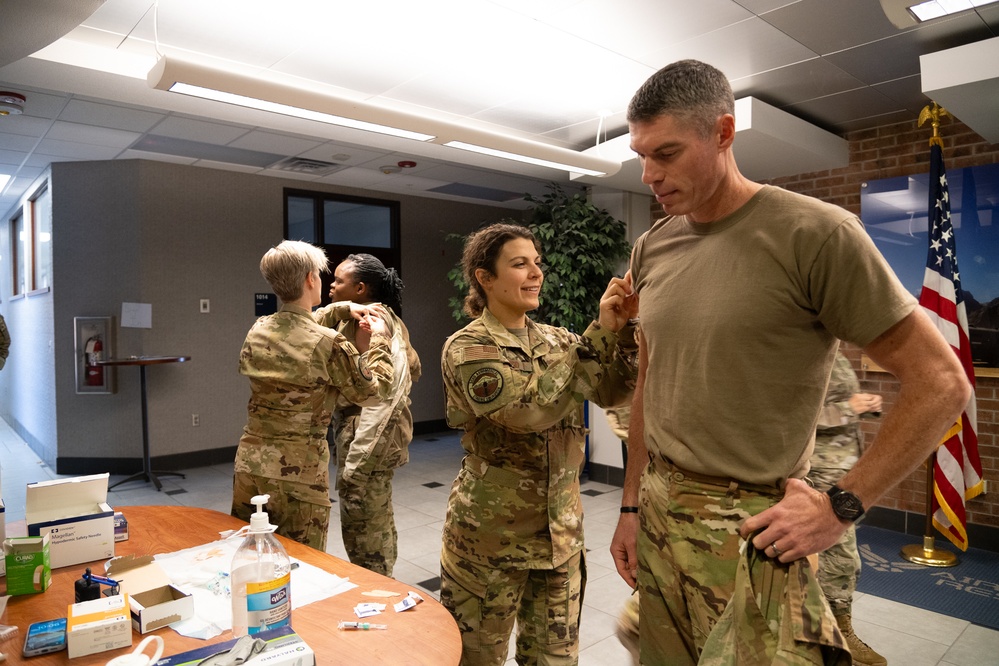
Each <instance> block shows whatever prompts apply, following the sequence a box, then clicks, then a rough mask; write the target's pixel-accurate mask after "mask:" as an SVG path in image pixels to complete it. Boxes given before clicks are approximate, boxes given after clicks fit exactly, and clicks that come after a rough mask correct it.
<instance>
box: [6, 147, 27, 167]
mask: <svg viewBox="0 0 999 666" xmlns="http://www.w3.org/2000/svg"><path fill="white" fill-rule="evenodd" d="M3 146H4V144H2V143H0V164H4V165H8V166H13V167H16V166H19V165H20V164H21V162H23V161H24V159H25V158H26V157H27V156H28V152H27V151H21V150H10V149H8V148H4V147H3Z"/></svg>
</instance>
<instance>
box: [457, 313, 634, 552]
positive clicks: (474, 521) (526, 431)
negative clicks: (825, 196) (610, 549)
mask: <svg viewBox="0 0 999 666" xmlns="http://www.w3.org/2000/svg"><path fill="white" fill-rule="evenodd" d="M527 328H528V333H529V339H530V341H531V344H530V347H528V346H525V343H524V341H523V340H522V339H521V338H520V337H519V336H517V335H516V334H515V333H513V332H511V331H509V330H507V329H506V328H505V327H504V326H503V325H502V324H500V323H499V321H498V320H497V319H496V318H495V317H494V316H493V315H492V313H490V312H489V311H488V310H486V311H485V312H483V314H482V316H481V317H479V318H478V319H476V320H475V321H473V322H472V323H470V324H469V325H468V326H466V327H465V328H463V329H462V330H460V331H458V332H457V333H455V334H454V335H452V336H451V337H450V338H448V340H447V342H445V343H444V350H443V353H442V357H441V369H442V372H443V375H444V392H445V396H446V399H447V421H448V425H450V426H451V427H453V428H463V429H464V430H465V435H464V436H463V437H462V440H461V442H462V446H463V447H464V448H465V450H466V451H467V452H468V453H467V455H466V456H465V459H464V461H463V468H462V470H461V471H460V472H459V474H458V478H457V479H455V482H454V485H453V486H452V488H451V496H450V499H449V501H448V512H447V517H446V518H445V524H444V545H445V548H447V549H448V550H449V551H451V552H452V553H454V554H455V555H456V556H458V557H460V558H463V559H465V560H469V561H472V562H475V563H478V564H480V565H484V566H489V567H497V568H509V569H551V568H553V567H555V566H558V565H560V564H562V563H563V562H565V561H566V560H568V559H569V557H571V556H572V555H574V554H575V553H576V552H578V551H579V550H581V549H582V547H583V523H582V518H583V516H582V513H583V511H582V503H581V501H580V498H579V472H580V469H581V467H582V464H583V442H584V435H585V427H584V421H583V401H584V400H592V401H594V402H595V403H597V404H598V405H600V406H602V407H610V406H615V405H619V404H621V403H623V402H624V401H626V400H627V399H629V398H630V396H631V393H632V391H633V389H634V380H635V377H636V374H637V372H636V365H635V358H636V356H637V346H636V343H635V337H634V328H633V327H632V326H626V327H625V328H624V329H622V330H621V331H620V332H619V333H618V334H614V333H612V332H610V331H608V330H606V329H604V328H602V327H601V326H600V325H599V324H598V323H596V322H594V323H593V324H591V325H590V327H589V328H588V329H587V330H586V332H585V333H583V335H577V334H574V333H570V332H569V331H567V330H566V329H564V328H558V327H554V326H548V325H544V324H536V323H534V322H532V321H530V320H528V325H527Z"/></svg>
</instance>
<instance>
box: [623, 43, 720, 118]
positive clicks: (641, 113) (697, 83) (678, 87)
mask: <svg viewBox="0 0 999 666" xmlns="http://www.w3.org/2000/svg"><path fill="white" fill-rule="evenodd" d="M726 113H729V114H732V115H734V114H735V96H734V95H733V94H732V86H730V85H729V82H728V79H727V78H725V75H724V74H722V73H721V71H720V70H718V69H717V68H715V67H712V66H711V65H708V64H707V63H703V62H700V61H698V60H680V61H678V62H674V63H672V64H670V65H666V66H665V67H663V68H662V69H660V70H659V71H658V72H656V73H655V74H653V75H652V76H650V77H649V78H648V80H647V81H646V82H645V83H643V84H642V87H640V88H639V89H638V92H636V93H635V95H634V97H632V98H631V103H629V104H628V122H629V123H644V122H649V121H652V120H655V119H656V118H658V117H660V116H664V115H669V116H675V117H676V118H678V119H679V120H681V121H683V122H687V123H690V124H692V125H693V126H694V127H695V128H696V129H697V131H698V132H699V133H700V135H701V136H702V137H707V136H708V135H709V134H711V132H712V131H713V130H714V126H715V123H716V122H717V121H718V119H719V118H720V117H721V116H723V115H725V114H726Z"/></svg>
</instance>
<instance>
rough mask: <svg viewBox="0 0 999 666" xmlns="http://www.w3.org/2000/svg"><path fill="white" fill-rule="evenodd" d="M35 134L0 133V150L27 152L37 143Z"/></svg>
mask: <svg viewBox="0 0 999 666" xmlns="http://www.w3.org/2000/svg"><path fill="white" fill-rule="evenodd" d="M38 139H39V137H37V136H24V135H21V134H8V133H6V132H4V133H0V150H13V151H23V152H24V153H25V154H27V153H28V152H29V151H30V150H31V149H32V148H34V147H35V144H36V143H38Z"/></svg>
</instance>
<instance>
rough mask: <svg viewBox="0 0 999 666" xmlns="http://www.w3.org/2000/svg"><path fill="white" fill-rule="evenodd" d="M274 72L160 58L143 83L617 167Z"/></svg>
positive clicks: (545, 158)
mask: <svg viewBox="0 0 999 666" xmlns="http://www.w3.org/2000/svg"><path fill="white" fill-rule="evenodd" d="M275 76H278V75H276V74H275V73H274V72H269V71H263V72H260V73H259V75H250V74H246V73H242V72H237V71H229V70H223V69H220V68H218V67H212V66H208V65H204V64H200V63H194V62H191V61H187V60H182V59H179V58H176V57H173V56H170V57H162V58H160V59H159V61H158V62H157V63H156V65H155V66H154V67H153V68H152V69H151V70H150V71H149V75H148V77H147V81H148V82H149V85H150V86H152V87H153V88H156V89H158V90H167V91H171V92H177V93H182V94H185V95H191V96H194V97H200V98H202V99H208V100H213V101H217V102H224V103H227V104H235V105H238V106H243V107H249V108H254V109H259V110H262V111H268V112H271V113H280V114H283V115H289V116H295V117H298V118H304V119H306V120H314V121H317V122H322V123H329V124H332V125H338V126H341V127H350V128H353V129H358V130H363V131H367V132H377V133H379V134H387V135H390V136H394V137H399V138H403V139H410V140H414V141H422V142H432V143H436V144H441V145H444V146H449V147H453V148H460V149H462V150H468V151H472V152H477V153H480V154H484V155H491V156H493V157H501V158H504V159H510V160H516V161H518V162H525V163H528V164H534V165H538V166H543V167H548V168H551V169H562V170H564V171H569V172H574V173H585V174H589V175H595V176H600V175H605V174H606V175H610V174H613V173H616V172H617V171H618V170H619V169H620V168H621V163H620V162H619V161H614V160H608V159H604V158H601V157H597V156H591V155H586V154H583V153H581V152H578V151H574V150H569V149H567V148H561V147H559V146H552V145H549V144H545V143H540V142H538V141H531V140H529V139H524V138H520V137H516V136H512V135H506V134H499V133H496V132H489V131H486V130H482V129H478V128H476V127H472V126H471V125H464V124H460V123H458V122H451V121H446V120H439V119H434V118H430V117H426V116H420V115H417V114H415V113H410V112H407V111H402V110H399V109H393V108H389V107H385V106H379V105H376V104H372V103H370V102H365V101H362V100H357V99H349V98H346V97H343V96H339V95H337V94H335V93H334V92H331V91H330V90H328V89H324V88H323V87H321V86H320V85H319V84H315V83H311V82H308V81H304V80H300V79H299V80H297V83H290V81H296V80H295V79H294V77H291V76H286V77H283V78H282V79H281V80H278V79H276V78H275Z"/></svg>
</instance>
